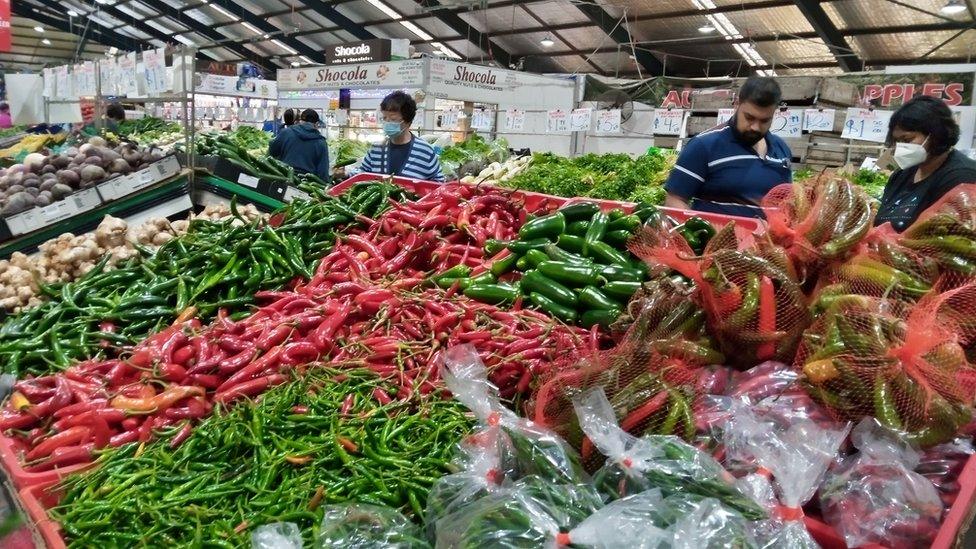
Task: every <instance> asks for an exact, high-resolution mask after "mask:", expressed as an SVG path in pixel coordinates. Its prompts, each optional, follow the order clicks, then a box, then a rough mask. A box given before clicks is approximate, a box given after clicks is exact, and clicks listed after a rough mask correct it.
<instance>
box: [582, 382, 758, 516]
mask: <svg viewBox="0 0 976 549" xmlns="http://www.w3.org/2000/svg"><path fill="white" fill-rule="evenodd" d="M574 406H575V407H576V414H577V416H579V422H580V427H581V428H582V429H583V432H584V433H585V434H586V436H587V437H588V438H589V441H590V442H591V443H592V444H593V446H595V447H596V448H597V449H598V450H599V451H600V452H601V453H603V455H605V456H607V463H606V464H605V465H604V466H603V467H601V468H600V470H599V471H597V472H596V473H595V474H594V477H593V481H594V484H596V486H597V489H598V490H600V492H601V493H602V494H603V495H604V496H605V497H607V498H609V499H611V500H613V499H618V498H621V497H625V496H627V495H629V494H635V493H638V492H643V491H645V490H648V489H650V488H660V489H661V490H662V491H663V492H664V493H666V494H672V493H688V494H697V495H699V496H704V497H714V498H717V499H719V500H720V501H721V502H722V503H723V504H725V505H727V506H729V507H731V508H732V509H735V510H737V511H739V512H741V513H742V514H743V515H744V516H746V517H748V518H750V519H760V518H763V517H765V515H766V514H765V513H764V512H763V511H762V509H760V508H759V506H758V505H757V504H756V503H755V502H753V501H752V500H750V499H749V498H747V497H746V496H745V495H744V494H742V493H741V492H740V491H739V490H737V489H736V488H735V486H734V479H733V478H732V476H731V475H730V474H729V473H728V471H726V470H725V469H724V468H723V467H722V466H721V465H720V464H719V463H718V462H717V461H715V459H714V458H712V457H711V456H710V455H708V454H706V453H704V452H702V451H700V450H698V449H697V448H695V447H693V446H690V445H689V444H687V443H685V442H683V441H682V440H681V439H679V438H677V437H674V436H662V435H645V436H644V437H642V438H636V437H634V436H633V435H631V434H629V433H627V432H626V431H624V430H623V429H621V428H620V427H619V426H618V425H617V422H616V419H615V418H614V414H613V408H612V406H611V404H610V402H609V401H608V400H607V397H606V395H605V394H604V392H603V389H601V388H597V389H593V390H590V391H588V392H586V393H584V394H582V395H580V396H579V397H578V398H577V399H575V400H574Z"/></svg>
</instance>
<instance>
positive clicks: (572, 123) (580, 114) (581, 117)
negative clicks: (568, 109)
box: [569, 108, 593, 132]
mask: <svg viewBox="0 0 976 549" xmlns="http://www.w3.org/2000/svg"><path fill="white" fill-rule="evenodd" d="M592 123H593V109H588V108H587V109H573V113H572V114H571V115H570V117H569V131H571V132H586V131H590V125H591V124H592Z"/></svg>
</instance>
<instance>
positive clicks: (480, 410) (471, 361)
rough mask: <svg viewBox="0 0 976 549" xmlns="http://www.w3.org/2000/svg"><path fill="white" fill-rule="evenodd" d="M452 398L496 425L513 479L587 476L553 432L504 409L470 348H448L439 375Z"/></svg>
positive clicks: (568, 479) (580, 479) (578, 478)
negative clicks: (529, 476)
mask: <svg viewBox="0 0 976 549" xmlns="http://www.w3.org/2000/svg"><path fill="white" fill-rule="evenodd" d="M441 376H442V378H443V379H444V383H445V384H446V385H447V388H448V389H449V390H450V391H451V392H452V393H453V394H454V398H456V399H457V400H459V401H460V402H461V403H462V404H464V405H465V406H467V407H468V409H470V410H471V411H472V412H473V413H474V415H475V416H476V417H477V418H478V420H479V421H480V422H481V423H482V424H483V425H484V426H485V427H486V428H490V427H492V426H495V425H497V426H499V427H500V428H501V431H502V433H504V435H505V437H504V438H505V439H507V440H504V441H503V442H501V444H503V445H504V446H505V447H504V448H502V456H503V457H504V458H505V459H504V460H503V462H502V467H503V469H504V470H506V471H513V472H514V474H513V478H519V477H522V476H526V475H538V476H541V477H543V478H547V479H552V480H562V481H565V482H569V483H583V482H586V481H587V480H588V479H589V477H588V476H587V474H586V471H584V470H583V465H582V464H581V463H580V457H579V455H578V454H577V453H576V451H575V450H573V449H572V448H571V447H570V446H569V445H568V444H566V442H565V441H564V440H563V439H562V438H560V437H559V435H557V434H556V433H554V432H553V431H551V430H549V429H546V428H545V427H543V426H541V425H538V424H536V423H533V422H531V421H528V420H526V419H523V418H520V417H518V416H516V415H515V413H514V412H512V411H511V410H508V409H507V408H505V407H504V406H503V405H502V403H501V400H500V399H499V396H498V389H497V388H496V387H495V386H494V385H492V384H491V383H490V382H489V381H488V372H487V370H486V369H485V366H484V364H483V363H482V362H481V359H480V358H479V357H478V353H477V351H475V349H474V347H472V346H470V345H462V346H459V347H452V348H451V349H448V350H447V352H446V353H445V355H444V364H443V368H442V372H441Z"/></svg>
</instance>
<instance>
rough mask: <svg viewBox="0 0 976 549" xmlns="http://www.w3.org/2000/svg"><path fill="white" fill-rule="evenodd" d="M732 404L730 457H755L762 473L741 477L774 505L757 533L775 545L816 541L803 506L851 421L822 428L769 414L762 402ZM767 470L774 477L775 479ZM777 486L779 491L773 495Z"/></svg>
mask: <svg viewBox="0 0 976 549" xmlns="http://www.w3.org/2000/svg"><path fill="white" fill-rule="evenodd" d="M733 410H734V413H733V419H732V421H731V422H730V423H729V424H728V425H727V428H726V431H725V449H726V453H727V454H726V455H727V461H738V462H739V463H744V462H750V461H751V462H752V463H753V465H754V467H755V468H756V469H757V470H758V471H759V472H760V473H761V474H750V475H748V476H746V477H744V478H742V479H739V481H737V483H738V484H739V486H740V489H742V488H744V490H743V491H746V492H747V493H749V494H750V495H752V497H753V499H754V500H755V501H756V502H757V503H759V504H760V505H763V506H764V507H765V508H767V509H769V510H770V519H769V520H767V521H763V523H762V524H759V525H757V527H756V537H757V538H758V539H759V541H760V543H761V544H762V546H764V547H770V548H774V547H783V548H811V547H817V544H816V542H815V541H814V540H813V538H811V537H810V534H809V533H808V532H807V530H806V527H805V526H804V524H803V522H802V519H803V511H802V506H803V504H805V503H806V502H807V501H809V500H810V498H812V497H813V494H814V493H815V492H816V490H817V487H818V486H819V485H820V482H821V480H822V478H823V476H824V474H825V472H826V471H827V467H828V466H829V465H830V463H831V462H833V461H834V459H835V458H836V456H837V451H838V448H839V447H840V445H841V444H842V443H843V441H844V439H845V438H846V437H847V432H848V430H849V426H844V425H837V426H835V427H834V428H823V427H821V426H819V425H817V424H816V423H814V422H813V421H810V420H808V419H805V418H802V417H801V418H799V419H796V420H793V421H792V422H791V423H790V424H789V425H787V426H783V425H780V424H778V422H779V420H780V417H779V416H772V415H771V414H764V411H763V409H762V408H761V407H758V408H754V407H752V406H749V405H747V404H744V403H737V404H736V405H734V407H733ZM764 475H768V476H770V477H772V479H773V484H770V483H769V482H768V481H766V477H765V476H764ZM773 486H775V496H774V499H772V500H770V495H771V493H770V488H772V487H773Z"/></svg>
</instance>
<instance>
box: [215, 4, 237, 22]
mask: <svg viewBox="0 0 976 549" xmlns="http://www.w3.org/2000/svg"><path fill="white" fill-rule="evenodd" d="M210 7H211V8H213V9H215V10H217V11H218V12H220V13H221V14H223V15H225V16H227V17H230V18H231V19H233V20H234V21H237V20H238V19H240V18H239V17H237V16H236V15H234V14H233V13H231V12H229V11H227V10H225V9H224V8H222V7H220V6H218V5H217V4H213V5H211V6H210Z"/></svg>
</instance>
